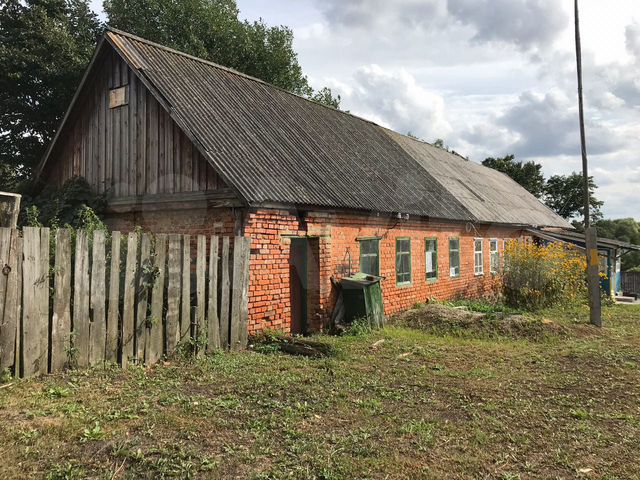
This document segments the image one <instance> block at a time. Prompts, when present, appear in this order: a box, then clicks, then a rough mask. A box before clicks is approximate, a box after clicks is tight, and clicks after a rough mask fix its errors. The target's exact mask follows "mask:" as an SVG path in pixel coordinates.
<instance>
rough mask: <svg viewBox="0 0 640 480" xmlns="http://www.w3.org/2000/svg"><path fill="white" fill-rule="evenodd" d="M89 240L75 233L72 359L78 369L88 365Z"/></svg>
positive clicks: (83, 235)
mask: <svg viewBox="0 0 640 480" xmlns="http://www.w3.org/2000/svg"><path fill="white" fill-rule="evenodd" d="M89 287H90V284H89V239H88V237H87V232H85V231H82V230H79V231H78V232H77V233H76V253H75V264H74V277H73V335H72V340H73V342H72V343H73V355H72V356H73V357H75V363H76V364H77V365H78V366H79V367H86V366H88V365H89V297H90V292H89Z"/></svg>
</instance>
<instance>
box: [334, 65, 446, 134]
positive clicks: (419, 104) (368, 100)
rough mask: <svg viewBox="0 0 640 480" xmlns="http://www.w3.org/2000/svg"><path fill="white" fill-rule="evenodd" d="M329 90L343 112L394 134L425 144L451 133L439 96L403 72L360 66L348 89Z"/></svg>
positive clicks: (336, 86)
mask: <svg viewBox="0 0 640 480" xmlns="http://www.w3.org/2000/svg"><path fill="white" fill-rule="evenodd" d="M332 86H333V87H334V88H335V89H336V91H337V92H339V93H340V94H341V95H342V96H343V99H344V100H343V102H344V108H348V109H350V110H351V111H353V113H355V114H358V115H361V116H363V117H365V118H368V119H371V120H373V121H377V123H380V124H382V125H383V126H386V127H389V128H391V129H393V130H396V131H398V132H401V133H407V132H412V133H413V134H414V135H417V136H419V137H422V138H425V139H426V140H433V139H435V138H446V137H447V136H448V135H449V134H450V133H451V132H452V127H451V125H450V124H449V122H448V121H447V119H446V117H445V113H444V112H445V105H444V100H443V98H442V96H440V95H439V94H437V93H435V92H433V91H430V90H428V89H426V88H424V87H422V86H420V85H419V84H418V83H417V82H416V79H415V78H414V77H413V76H412V75H411V74H410V73H409V72H407V71H405V70H397V71H387V70H384V69H383V68H382V67H380V66H379V65H375V64H374V65H367V66H362V67H360V68H358V69H357V70H356V71H355V73H354V74H353V77H352V82H351V88H350V89H348V90H347V89H343V88H341V86H340V85H338V84H334V85H332Z"/></svg>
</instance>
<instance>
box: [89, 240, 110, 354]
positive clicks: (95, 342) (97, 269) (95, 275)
mask: <svg viewBox="0 0 640 480" xmlns="http://www.w3.org/2000/svg"><path fill="white" fill-rule="evenodd" d="M105 240H106V238H105V232H104V231H103V230H96V231H95V232H94V233H93V256H92V259H91V301H90V302H91V323H90V324H89V364H90V365H98V364H100V363H103V362H104V358H105V343H106V340H107V322H106V317H105V314H106V311H105V310H106V289H107V285H106V273H107V272H106V259H105Z"/></svg>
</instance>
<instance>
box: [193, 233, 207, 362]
mask: <svg viewBox="0 0 640 480" xmlns="http://www.w3.org/2000/svg"><path fill="white" fill-rule="evenodd" d="M197 247H198V248H197V251H196V318H195V328H194V332H193V338H194V339H195V340H196V342H195V345H196V354H197V355H198V356H201V355H203V354H204V346H203V345H202V340H203V339H204V340H206V338H207V335H206V325H205V314H206V307H207V306H206V301H207V299H206V297H205V292H206V290H205V272H206V268H207V261H206V256H207V237H205V236H204V235H198V243H197Z"/></svg>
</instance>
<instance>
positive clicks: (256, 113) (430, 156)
mask: <svg viewBox="0 0 640 480" xmlns="http://www.w3.org/2000/svg"><path fill="white" fill-rule="evenodd" d="M102 45H103V48H114V49H115V50H116V51H117V52H118V53H119V54H120V55H121V56H122V57H123V59H124V60H125V61H126V62H127V63H128V64H129V66H130V67H131V69H132V70H133V71H134V72H135V74H136V75H138V77H139V78H140V79H141V80H142V81H143V83H144V84H145V85H146V86H147V88H149V90H150V91H151V92H152V93H153V94H154V96H155V97H156V98H157V99H158V101H159V102H160V103H161V104H162V105H164V106H165V108H167V110H168V111H169V113H170V115H171V118H172V119H173V120H174V121H175V122H176V123H177V125H178V126H179V127H180V128H182V129H183V130H184V131H185V132H186V133H187V134H188V135H189V136H190V137H191V138H193V139H194V143H195V144H196V146H197V147H198V148H199V149H200V150H201V153H202V154H203V155H204V156H205V158H206V159H207V160H208V161H209V162H210V163H211V165H212V166H213V167H214V168H215V169H216V171H217V172H218V173H219V174H220V176H221V177H222V178H223V179H224V180H225V182H226V183H227V184H228V185H230V186H232V187H233V188H234V189H235V190H236V192H238V194H239V195H240V196H241V197H242V200H243V201H244V202H246V204H248V205H250V206H263V205H270V204H278V205H293V206H297V207H326V208H341V209H342V208H345V209H353V210H358V211H371V212H381V213H403V214H410V215H418V216H426V217H432V218H438V219H447V220H457V221H469V222H482V223H501V224H514V225H530V226H555V227H564V228H571V225H570V224H569V223H567V222H566V220H564V219H563V218H561V217H559V216H558V215H556V214H555V213H554V212H553V211H551V210H550V209H549V208H547V207H546V206H544V205H543V204H542V203H541V202H540V201H539V200H538V199H536V198H535V197H534V196H533V195H531V194H530V193H529V192H527V191H526V190H525V189H524V188H522V187H521V186H520V185H518V184H517V183H516V182H515V181H513V180H512V179H511V178H509V177H507V176H506V175H503V174H502V173H500V172H497V171H495V170H491V169H489V168H486V167H483V166H482V165H479V164H477V163H474V162H471V161H468V160H466V159H464V158H462V157H460V156H459V155H456V154H454V153H450V152H448V151H446V150H443V149H440V148H437V147H434V146H432V145H430V144H428V143H425V142H422V141H419V140H416V139H413V138H410V137H407V136H404V135H400V134H399V133H396V132H392V131H390V130H387V129H385V128H383V127H381V126H379V125H376V124H375V123H373V122H370V121H367V120H364V119H362V118H359V117H357V116H355V115H351V114H349V113H346V112H342V111H339V110H336V109H333V108H330V107H327V106H324V105H321V104H318V103H316V102H313V101H310V100H307V99H305V98H302V97H300V96H297V95H294V94H292V93H289V92H287V91H285V90H282V89H280V88H277V87H274V86H272V85H269V84H267V83H265V82H263V81H261V80H258V79H255V78H252V77H249V76H247V75H244V74H242V73H239V72H236V71H233V70H230V69H228V68H225V67H222V66H220V65H217V64H214V63H211V62H208V61H206V60H202V59H199V58H195V57H192V56H190V55H187V54H185V53H181V52H178V51H175V50H172V49H170V48H167V47H164V46H162V45H158V44H155V43H152V42H149V41H147V40H144V39H141V38H139V37H136V36H133V35H130V34H128V33H125V32H121V31H118V30H114V29H108V30H107V32H106V33H105V38H104V41H103V42H102ZM85 78H88V77H87V76H85ZM80 88H83V87H82V86H81V87H80ZM70 108H73V105H72V106H71V107H70ZM54 141H55V140H54ZM49 151H51V148H50V150H49ZM46 160H47V156H45V158H44V159H43V162H42V164H41V167H40V171H42V167H43V165H44V163H45V162H46Z"/></svg>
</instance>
